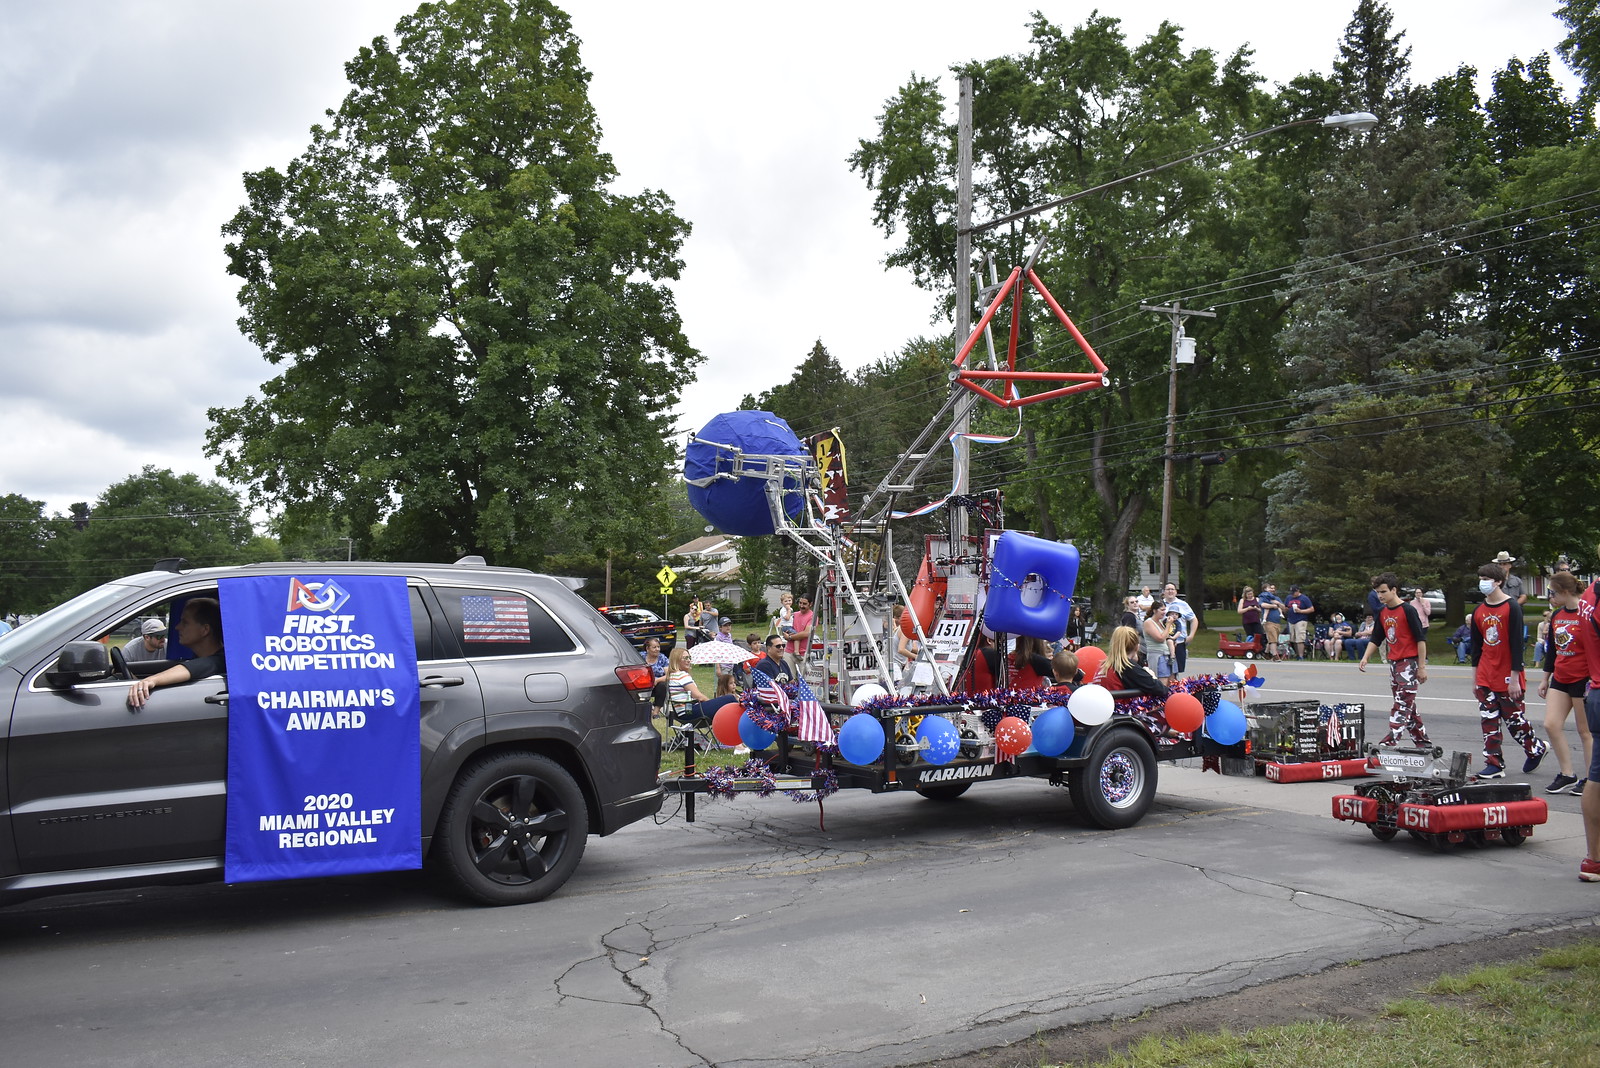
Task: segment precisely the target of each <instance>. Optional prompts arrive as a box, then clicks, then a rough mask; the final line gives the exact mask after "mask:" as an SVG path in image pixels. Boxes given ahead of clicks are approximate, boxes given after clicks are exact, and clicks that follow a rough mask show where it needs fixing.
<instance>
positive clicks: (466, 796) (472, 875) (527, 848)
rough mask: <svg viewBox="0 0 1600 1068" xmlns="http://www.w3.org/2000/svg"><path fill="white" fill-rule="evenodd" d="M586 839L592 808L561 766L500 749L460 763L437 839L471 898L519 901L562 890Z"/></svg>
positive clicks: (448, 867)
mask: <svg viewBox="0 0 1600 1068" xmlns="http://www.w3.org/2000/svg"><path fill="white" fill-rule="evenodd" d="M588 837H589V809H588V806H587V805H586V804H585V803H584V799H583V791H582V790H580V789H579V788H578V784H577V783H576V782H574V781H573V779H572V776H571V775H569V774H568V773H567V771H566V769H565V768H563V767H562V766H561V765H560V764H557V763H556V762H555V761H553V760H551V759H550V758H549V757H544V756H540V755H538V754H536V753H499V754H496V755H494V756H489V757H485V758H483V759H480V760H476V761H473V762H472V763H470V764H468V765H467V766H466V767H464V768H462V769H461V774H460V775H458V776H457V777H456V782H455V785H454V786H453V787H451V789H450V796H449V797H447V798H446V799H445V803H444V810H443V811H442V812H441V813H440V814H439V834H438V837H437V838H436V839H435V845H436V846H438V847H439V852H440V859H441V861H442V862H443V866H444V869H445V871H447V872H448V873H449V875H450V878H451V879H452V880H453V881H454V882H455V884H456V885H457V886H458V887H459V888H460V889H461V890H462V892H464V893H465V894H466V895H467V896H468V897H470V898H472V899H473V900H474V901H478V902H481V903H482V904H485V905H521V904H526V903H528V902H530V901H542V900H543V899H544V898H546V897H549V896H550V895H551V894H553V893H555V892H556V891H557V890H559V889H560V888H561V885H562V884H563V883H565V882H566V881H567V878H568V876H570V875H571V874H572V872H573V870H574V869H575V868H577V866H578V861H579V859H580V858H581V857H582V856H583V847H584V845H585V843H586V842H587V841H588Z"/></svg>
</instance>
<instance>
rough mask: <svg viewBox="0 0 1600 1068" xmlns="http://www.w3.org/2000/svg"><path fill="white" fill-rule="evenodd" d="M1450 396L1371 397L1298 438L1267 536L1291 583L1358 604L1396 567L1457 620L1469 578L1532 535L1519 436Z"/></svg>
mask: <svg viewBox="0 0 1600 1068" xmlns="http://www.w3.org/2000/svg"><path fill="white" fill-rule="evenodd" d="M1465 399H1467V395H1466V392H1465V391H1462V393H1460V394H1458V395H1457V396H1454V397H1450V396H1444V395H1437V396H1432V397H1405V396H1390V397H1364V398H1360V399H1356V400H1351V401H1347V402H1341V403H1338V404H1335V405H1333V406H1331V407H1330V408H1329V409H1328V410H1327V411H1326V412H1325V413H1322V414H1319V415H1316V416H1313V417H1312V418H1311V419H1309V420H1307V421H1306V424H1305V427H1304V429H1303V430H1302V431H1301V432H1300V433H1299V434H1297V446H1296V452H1297V454H1298V461H1297V462H1296V464H1295V465H1294V466H1293V467H1292V468H1290V469H1289V470H1288V471H1285V472H1284V473H1283V474H1281V475H1278V476H1277V477H1276V478H1275V479H1274V480H1273V481H1272V482H1271V483H1269V486H1268V488H1269V490H1270V491H1271V492H1272V500H1273V506H1272V528H1271V529H1270V531H1269V534H1270V536H1271V538H1272V541H1273V544H1275V545H1277V546H1278V547H1279V548H1278V554H1279V556H1280V557H1281V559H1282V562H1283V564H1284V565H1285V566H1286V567H1287V568H1288V569H1289V573H1290V576H1291V577H1293V578H1297V579H1301V580H1304V581H1306V582H1307V585H1308V586H1309V585H1312V584H1313V583H1314V585H1315V586H1316V590H1315V591H1314V594H1315V595H1316V596H1319V597H1320V596H1324V595H1332V596H1333V597H1335V598H1337V599H1341V600H1343V601H1344V602H1345V603H1355V602H1359V600H1360V599H1361V598H1362V597H1363V596H1364V595H1365V591H1366V589H1367V580H1368V578H1369V577H1370V576H1371V575H1373V574H1374V573H1376V572H1377V571H1379V570H1383V569H1386V568H1389V567H1391V566H1392V567H1393V568H1394V569H1395V571H1396V572H1397V573H1398V574H1400V575H1401V576H1402V577H1403V578H1404V579H1405V581H1406V582H1408V583H1415V584H1417V585H1420V586H1423V587H1424V588H1430V589H1431V588H1435V587H1437V588H1440V589H1443V590H1444V591H1445V598H1446V602H1447V604H1448V618H1450V619H1459V618H1460V617H1461V611H1462V591H1463V590H1464V588H1465V581H1464V579H1465V576H1467V575H1469V574H1470V573H1471V572H1472V571H1473V570H1474V569H1476V568H1477V566H1478V565H1479V564H1481V563H1483V562H1484V561H1485V560H1487V559H1488V558H1489V556H1490V555H1492V553H1493V551H1494V548H1496V547H1503V546H1504V545H1508V544H1509V545H1516V544H1520V539H1521V538H1522V537H1523V536H1524V535H1525V534H1526V531H1527V527H1526V520H1525V518H1524V517H1523V515H1522V506H1521V486H1520V484H1519V483H1518V482H1517V480H1516V478H1515V476H1514V475H1512V474H1511V463H1510V459H1511V439H1510V437H1509V436H1508V435H1507V434H1506V433H1505V432H1504V431H1503V430H1501V429H1500V428H1498V427H1497V426H1495V425H1494V424H1493V423H1491V422H1490V421H1488V420H1486V419H1478V418H1471V417H1470V416H1468V415H1466V414H1465V413H1463V412H1462V411H1461V410H1460V405H1459V403H1458V402H1459V401H1461V400H1465Z"/></svg>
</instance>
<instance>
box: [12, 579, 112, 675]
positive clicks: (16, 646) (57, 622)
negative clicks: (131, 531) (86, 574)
mask: <svg viewBox="0 0 1600 1068" xmlns="http://www.w3.org/2000/svg"><path fill="white" fill-rule="evenodd" d="M127 595H128V587H127V586H122V585H119V584H117V583H115V582H111V583H107V584H106V585H104V586H96V587H95V588H94V589H92V590H90V591H89V592H88V593H80V594H78V596H76V597H74V598H73V599H72V600H70V601H63V602H62V603H61V604H58V605H56V606H55V607H54V608H52V609H50V611H48V612H46V613H44V615H42V616H39V617H38V618H36V619H30V620H29V621H28V622H27V623H24V624H23V625H22V626H20V627H17V628H15V629H13V630H11V631H9V632H7V633H5V634H0V667H5V666H6V665H7V664H9V663H10V662H11V658H12V657H14V656H16V655H17V654H18V653H19V652H21V651H22V650H23V649H25V648H27V649H31V648H34V647H36V646H39V645H41V644H42V645H53V646H60V645H63V644H65V643H66V642H67V640H68V639H69V638H70V637H71V636H72V635H73V634H75V633H77V631H78V630H79V629H80V628H81V627H82V626H83V623H84V620H85V619H86V618H88V617H90V616H93V615H95V614H96V613H97V612H99V611H101V610H102V609H104V608H106V607H107V606H109V605H111V604H112V603H114V602H116V601H120V600H121V599H122V598H124V597H126V596H127Z"/></svg>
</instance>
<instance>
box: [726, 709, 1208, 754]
mask: <svg viewBox="0 0 1600 1068" xmlns="http://www.w3.org/2000/svg"><path fill="white" fill-rule="evenodd" d="M1196 703H1198V702H1196ZM742 715H744V705H741V704H740V703H739V702H738V701H729V702H728V703H727V704H725V705H723V706H722V707H721V708H719V709H717V714H716V715H714V716H712V717H711V733H712V734H713V735H715V736H716V739H717V741H719V742H721V743H722V744H723V745H726V746H735V745H740V744H742V739H741V738H740V737H739V717H740V716H742Z"/></svg>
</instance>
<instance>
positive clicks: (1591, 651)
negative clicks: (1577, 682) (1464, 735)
mask: <svg viewBox="0 0 1600 1068" xmlns="http://www.w3.org/2000/svg"><path fill="white" fill-rule="evenodd" d="M1592 589H1593V588H1592V587H1591V590H1592ZM1586 592H1589V591H1586ZM1594 604H1595V603H1594V600H1593V599H1592V598H1590V597H1580V598H1579V600H1578V603H1577V604H1576V605H1575V606H1574V607H1575V608H1577V610H1578V615H1579V617H1581V618H1582V620H1583V651H1584V655H1585V657H1586V658H1587V659H1588V661H1589V692H1588V694H1587V695H1585V697H1584V699H1583V714H1584V716H1585V717H1586V718H1587V719H1588V721H1589V736H1590V737H1591V738H1592V737H1594V735H1595V734H1597V733H1600V619H1597V618H1595V614H1594ZM1593 754H1594V755H1592V756H1590V757H1589V773H1588V774H1589V781H1588V783H1587V784H1586V785H1585V786H1584V788H1583V836H1584V839H1585V841H1586V842H1587V844H1588V851H1587V853H1586V854H1585V856H1584V858H1583V860H1582V861H1581V862H1580V863H1579V864H1578V878H1580V879H1582V880H1583V881H1584V882H1586V883H1600V750H1596V751H1593Z"/></svg>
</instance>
